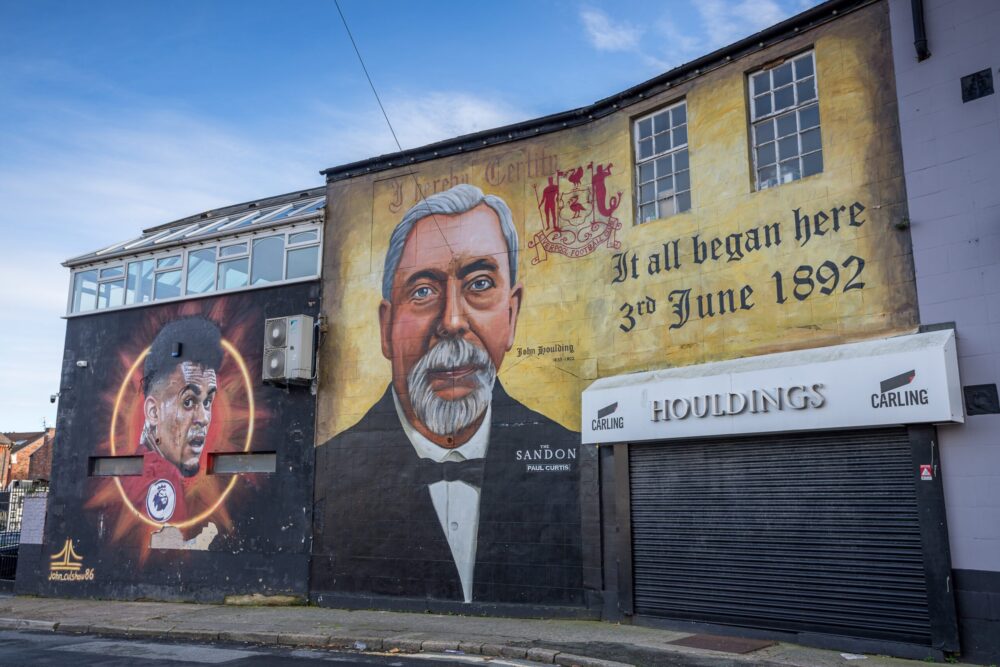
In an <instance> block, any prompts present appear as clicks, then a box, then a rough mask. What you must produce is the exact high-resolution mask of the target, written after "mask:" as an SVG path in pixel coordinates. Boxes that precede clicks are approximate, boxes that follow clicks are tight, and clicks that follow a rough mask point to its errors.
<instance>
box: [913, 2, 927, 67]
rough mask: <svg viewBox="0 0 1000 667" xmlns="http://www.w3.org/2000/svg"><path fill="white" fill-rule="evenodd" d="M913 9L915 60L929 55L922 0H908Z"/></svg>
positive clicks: (923, 58) (924, 58)
mask: <svg viewBox="0 0 1000 667" xmlns="http://www.w3.org/2000/svg"><path fill="white" fill-rule="evenodd" d="M910 7H911V9H912V10H913V46H914V48H915V49H916V50H917V62H919V61H921V60H927V59H928V58H930V57H931V51H930V49H928V48H927V29H926V28H925V27H924V0H910Z"/></svg>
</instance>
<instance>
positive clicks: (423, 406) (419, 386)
mask: <svg viewBox="0 0 1000 667" xmlns="http://www.w3.org/2000/svg"><path fill="white" fill-rule="evenodd" d="M462 366H475V367H476V368H477V369H478V370H476V371H475V372H474V373H473V380H474V382H475V388H474V389H473V390H472V391H471V392H470V393H469V394H467V395H466V396H464V397H462V398H459V399H455V400H452V401H449V400H446V399H443V398H441V397H440V396H438V395H437V394H435V393H434V390H433V389H431V386H430V381H429V380H428V378H427V373H428V371H431V370H434V371H447V370H454V369H456V368H461V367H462ZM496 377H497V369H496V367H495V366H494V365H493V361H492V360H491V359H490V356H489V355H488V354H487V353H486V350H484V349H483V348H481V347H479V346H478V345H473V344H472V343H470V342H469V341H467V340H465V339H462V338H446V339H444V340H442V341H441V342H440V343H438V344H437V345H435V346H434V347H432V348H431V349H429V350H427V352H426V353H425V354H424V356H422V357H421V358H420V360H419V361H418V362H417V364H416V365H415V366H414V367H413V368H412V369H411V370H410V374H409V375H408V376H407V378H406V388H407V390H408V391H409V393H410V405H411V406H413V412H414V413H416V415H417V418H418V419H420V421H422V422H423V423H424V426H426V427H427V428H428V430H430V432H431V433H434V434H437V435H452V434H453V433H457V432H458V431H461V430H462V429H464V428H466V427H468V426H471V425H472V424H473V423H474V422H475V421H476V420H477V419H479V417H480V416H481V415H482V414H483V413H484V412H486V408H487V407H489V404H490V400H491V399H492V397H493V382H494V380H496Z"/></svg>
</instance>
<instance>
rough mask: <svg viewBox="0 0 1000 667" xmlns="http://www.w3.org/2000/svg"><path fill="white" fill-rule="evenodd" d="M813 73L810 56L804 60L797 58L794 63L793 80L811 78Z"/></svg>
mask: <svg viewBox="0 0 1000 667" xmlns="http://www.w3.org/2000/svg"><path fill="white" fill-rule="evenodd" d="M812 73H813V59H812V55H808V56H806V57H805V58H799V59H798V60H796V61H795V78H796V79H802V78H805V77H807V76H812Z"/></svg>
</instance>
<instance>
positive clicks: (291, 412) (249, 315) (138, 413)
mask: <svg viewBox="0 0 1000 667" xmlns="http://www.w3.org/2000/svg"><path fill="white" fill-rule="evenodd" d="M318 306H319V284H318V283H302V284H296V285H288V286H278V287H273V288H267V289H261V290H253V291H248V292H243V293H240V294H233V295H228V296H218V297H213V298H204V299H197V300H191V301H184V302H180V303H171V304H162V305H150V306H147V307H141V308H132V309H126V310H120V311H116V312H106V313H98V314H94V315H89V316H84V317H75V318H72V319H70V320H69V321H68V325H67V331H66V347H65V353H64V360H63V375H62V383H61V388H60V391H61V397H60V403H59V412H58V421H57V430H58V432H59V434H60V437H59V445H60V446H59V447H58V448H56V449H55V451H54V452H53V466H52V485H51V491H50V494H49V501H48V513H47V520H46V525H45V532H44V543H43V545H42V546H41V548H40V549H38V548H37V547H29V548H28V549H27V550H26V552H25V553H26V555H29V554H32V553H35V554H37V556H38V558H37V559H31V560H32V561H33V562H23V563H21V564H20V569H19V572H18V579H17V592H18V593H21V594H38V595H51V596H60V597H97V598H111V599H139V598H142V599H158V600H193V601H206V602H207V601H221V600H223V599H224V598H225V597H226V596H229V595H249V594H255V593H258V594H262V595H291V596H295V597H297V598H304V597H305V596H306V595H307V592H308V571H309V557H310V556H309V554H310V549H311V523H312V502H311V501H312V484H313V446H314V430H313V429H314V417H315V398H314V397H313V396H312V394H311V393H310V391H309V388H308V387H305V386H292V387H279V386H274V385H270V384H264V383H263V382H262V380H261V363H262V353H263V342H264V321H265V320H266V319H268V318H272V317H281V316H286V315H296V314H306V315H312V316H316V315H317V314H318ZM182 320H187V321H191V320H207V321H209V322H211V323H214V324H215V325H216V326H217V327H218V329H219V332H220V333H221V338H222V341H223V345H222V346H221V347H222V353H221V361H219V362H218V367H217V368H216V369H214V370H215V371H216V378H215V379H214V382H215V384H216V386H217V390H216V394H215V398H214V402H213V403H212V405H211V416H210V419H209V425H208V426H207V429H208V431H207V437H206V438H205V444H204V448H203V450H202V453H201V456H200V460H199V462H198V464H197V465H198V467H197V470H196V471H193V474H192V475H191V476H189V477H186V476H184V475H183V474H182V473H181V466H180V465H174V464H172V463H171V462H170V460H169V456H168V455H161V454H159V453H157V452H156V451H149V450H147V449H146V448H145V447H143V445H142V444H141V443H140V438H139V434H140V433H141V431H142V427H143V424H145V423H146V422H147V421H148V418H147V417H146V414H147V413H146V412H145V410H146V405H147V404H148V399H145V394H144V393H143V389H142V383H141V378H142V376H143V374H144V372H145V371H146V370H148V366H147V365H146V359H141V358H140V357H141V356H142V355H143V353H144V351H145V350H146V349H147V348H148V347H149V346H151V344H152V343H153V341H154V339H155V338H156V336H157V334H158V333H159V332H160V331H162V330H163V329H164V327H165V326H167V325H168V324H170V323H172V322H178V321H182ZM210 328H211V326H210V325H209V329H210ZM171 331H173V330H171ZM171 335H173V334H172V333H171ZM185 335H188V334H177V336H176V337H177V338H179V339H181V338H183V339H184V340H185V342H184V343H183V347H182V349H181V351H180V357H181V358H182V359H183V358H186V357H187V356H189V355H193V354H196V348H197V347H198V346H199V345H202V343H199V342H198V341H196V340H193V339H191V340H188V339H187V338H185ZM226 345H228V347H226ZM154 350H155V346H154ZM154 350H151V351H150V352H149V356H150V357H152V356H153V353H154ZM168 352H169V350H168ZM209 356H211V355H209ZM148 358H149V357H147V359H148ZM240 358H241V359H242V361H243V365H244V367H245V372H244V371H243V370H241V368H240V363H239V359H240ZM137 359H138V361H137ZM80 361H86V366H85V367H80V366H79V365H78V362H80ZM184 377H187V376H184ZM204 386H206V387H207V386H208V385H204ZM164 391H165V390H164ZM206 393H208V392H207V390H206ZM161 405H165V403H163V404H161ZM163 409H164V410H166V409H167V408H163ZM116 415H117V416H116ZM112 423H114V426H115V428H114V433H112ZM164 423H165V422H164ZM157 437H159V434H158V436H157ZM163 437H165V438H166V437H167V436H163ZM112 442H114V455H116V456H120V455H128V454H133V455H142V456H143V468H142V470H143V472H142V475H140V476H129V477H120V478H117V479H118V480H119V481H120V483H121V488H120V489H119V488H118V483H116V481H115V478H112V477H97V476H93V475H92V474H91V466H92V465H93V462H92V460H91V459H92V458H93V457H108V456H112ZM157 442H160V443H161V445H162V441H161V440H157ZM162 446H163V450H164V451H166V445H162ZM243 451H250V452H275V454H276V468H275V472H273V473H240V474H236V475H228V474H225V475H224V474H215V473H214V472H211V471H210V470H209V460H210V457H211V455H212V454H215V453H223V452H243ZM189 472H192V471H191V470H189ZM162 480H166V481H167V482H168V483H169V484H168V485H167V486H168V487H169V488H167V489H166V491H165V496H163V497H161V498H160V499H159V500H162V502H161V503H159V505H160V507H161V508H163V509H157V503H155V502H153V498H152V497H153V496H154V495H156V494H155V493H153V492H151V491H149V489H150V488H151V487H152V485H154V484H157V483H158V482H161V481H162ZM161 486H162V484H161ZM147 499H148V500H149V502H150V503H151V505H150V507H152V509H149V508H147V506H146V501H147ZM168 499H169V500H172V501H173V504H172V505H171V504H169V503H167V500H168ZM130 505H131V506H132V507H134V508H135V510H132V509H130ZM171 512H172V515H171V517H170V518H169V519H167V518H164V519H163V520H162V521H157V520H156V519H155V517H157V516H159V517H161V518H163V517H166V516H167V514H168V513H171ZM151 517H154V518H151ZM164 523H166V524H168V525H169V524H174V525H176V526H177V527H178V528H177V530H178V531H179V535H175V537H179V538H180V539H181V540H186V541H189V540H192V539H194V540H195V545H196V546H203V547H204V546H205V545H204V544H203V543H202V544H200V545H199V544H198V541H197V538H199V535H200V536H201V537H200V539H201V541H202V542H208V544H207V548H204V549H200V550H198V549H177V548H151V546H150V545H151V538H152V535H153V533H155V532H157V531H158V530H159V529H160V528H162V525H163V524H164ZM209 524H212V525H214V527H215V528H214V530H217V535H215V536H214V538H212V537H211V533H212V532H213V528H211V527H210V525H209ZM209 538H211V539H209ZM67 544H69V545H70V549H69V551H68V552H67V550H66V546H67Z"/></svg>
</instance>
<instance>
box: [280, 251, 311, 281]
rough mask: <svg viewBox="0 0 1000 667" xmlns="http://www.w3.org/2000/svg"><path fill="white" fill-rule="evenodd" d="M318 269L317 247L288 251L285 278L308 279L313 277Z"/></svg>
mask: <svg viewBox="0 0 1000 667" xmlns="http://www.w3.org/2000/svg"><path fill="white" fill-rule="evenodd" d="M318 269H319V246H318V245H314V246H306V247H305V248H295V249H293V250H289V251H288V262H287V268H286V271H285V278H287V279H288V280H291V279H293V278H308V277H310V276H315V275H316V273H317V271H318Z"/></svg>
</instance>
